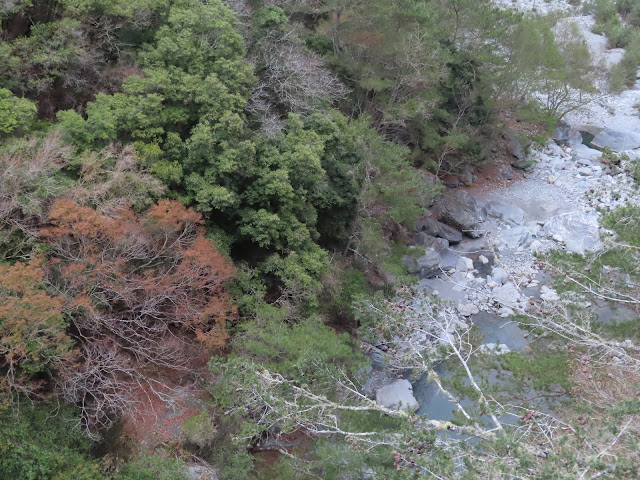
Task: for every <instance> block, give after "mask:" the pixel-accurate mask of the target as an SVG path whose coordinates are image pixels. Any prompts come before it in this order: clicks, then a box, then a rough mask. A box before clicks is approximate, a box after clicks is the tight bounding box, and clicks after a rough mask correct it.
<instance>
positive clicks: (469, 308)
mask: <svg viewBox="0 0 640 480" xmlns="http://www.w3.org/2000/svg"><path fill="white" fill-rule="evenodd" d="M479 311H480V309H479V308H478V307H477V306H476V305H474V304H473V303H466V304H459V305H458V313H459V314H460V315H462V316H463V317H470V316H471V315H476V314H477V313H478V312H479Z"/></svg>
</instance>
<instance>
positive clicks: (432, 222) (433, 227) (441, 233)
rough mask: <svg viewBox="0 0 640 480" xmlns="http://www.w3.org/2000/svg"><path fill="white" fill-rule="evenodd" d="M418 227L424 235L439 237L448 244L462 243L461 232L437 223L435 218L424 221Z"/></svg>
mask: <svg viewBox="0 0 640 480" xmlns="http://www.w3.org/2000/svg"><path fill="white" fill-rule="evenodd" d="M420 226H422V227H423V229H422V230H423V231H424V233H426V234H427V235H431V236H432V237H440V238H444V239H446V240H447V241H448V242H449V243H459V242H461V241H462V232H461V231H459V230H456V229H455V228H453V227H450V226H449V225H446V224H444V223H442V222H439V221H437V220H436V219H435V218H426V219H424V220H423V221H422V222H421V224H420Z"/></svg>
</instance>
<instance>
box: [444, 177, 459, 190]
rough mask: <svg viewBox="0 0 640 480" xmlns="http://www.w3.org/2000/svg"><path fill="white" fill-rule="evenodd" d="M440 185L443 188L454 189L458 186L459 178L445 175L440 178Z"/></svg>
mask: <svg viewBox="0 0 640 480" xmlns="http://www.w3.org/2000/svg"><path fill="white" fill-rule="evenodd" d="M442 184H443V185H444V186H445V187H449V188H456V187H457V186H458V185H460V178H459V177H458V176H457V175H447V176H445V177H443V178H442Z"/></svg>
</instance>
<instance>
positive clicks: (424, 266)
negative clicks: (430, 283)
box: [404, 247, 442, 278]
mask: <svg viewBox="0 0 640 480" xmlns="http://www.w3.org/2000/svg"><path fill="white" fill-rule="evenodd" d="M441 260H442V258H441V257H440V254H439V253H438V252H437V251H436V249H435V248H433V247H430V248H427V249H426V252H425V254H424V255H423V256H421V257H419V258H412V257H410V256H405V257H404V263H405V265H407V273H409V274H412V275H417V276H418V277H420V278H431V277H435V276H436V275H438V274H439V273H441V269H440V262H441Z"/></svg>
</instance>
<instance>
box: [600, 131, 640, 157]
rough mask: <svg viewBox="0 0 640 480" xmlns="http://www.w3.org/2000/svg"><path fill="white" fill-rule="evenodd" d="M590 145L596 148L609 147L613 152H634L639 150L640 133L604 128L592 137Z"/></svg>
mask: <svg viewBox="0 0 640 480" xmlns="http://www.w3.org/2000/svg"><path fill="white" fill-rule="evenodd" d="M591 145H593V146H595V147H598V148H604V147H609V148H610V149H611V150H613V151H614V152H620V151H623V150H634V149H636V148H640V133H637V132H633V131H631V130H614V129H611V128H606V129H604V130H602V131H601V132H600V133H598V134H597V135H596V136H595V137H593V140H592V141H591Z"/></svg>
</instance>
